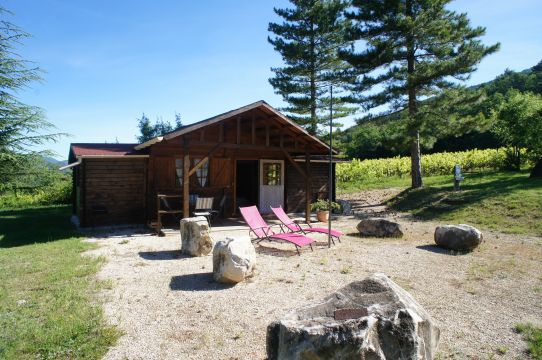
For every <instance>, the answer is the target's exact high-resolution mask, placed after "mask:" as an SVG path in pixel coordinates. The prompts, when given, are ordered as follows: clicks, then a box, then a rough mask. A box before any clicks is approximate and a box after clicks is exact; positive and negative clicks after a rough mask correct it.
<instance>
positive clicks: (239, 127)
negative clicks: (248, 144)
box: [237, 116, 241, 145]
mask: <svg viewBox="0 0 542 360" xmlns="http://www.w3.org/2000/svg"><path fill="white" fill-rule="evenodd" d="M240 144H241V117H240V116H238V117H237V145H240Z"/></svg>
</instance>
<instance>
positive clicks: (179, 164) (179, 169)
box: [175, 159, 183, 186]
mask: <svg viewBox="0 0 542 360" xmlns="http://www.w3.org/2000/svg"><path fill="white" fill-rule="evenodd" d="M175 177H176V178H177V179H176V181H175V183H176V184H177V185H179V186H183V159H175Z"/></svg>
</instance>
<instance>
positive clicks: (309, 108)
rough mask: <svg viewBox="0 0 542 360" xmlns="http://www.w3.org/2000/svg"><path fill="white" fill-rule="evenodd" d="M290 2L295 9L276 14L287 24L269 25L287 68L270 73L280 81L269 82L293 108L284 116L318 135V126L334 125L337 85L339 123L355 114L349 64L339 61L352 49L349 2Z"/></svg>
mask: <svg viewBox="0 0 542 360" xmlns="http://www.w3.org/2000/svg"><path fill="white" fill-rule="evenodd" d="M290 2H291V3H292V5H293V6H294V7H293V9H277V8H275V9H274V11H275V13H276V14H277V15H279V16H280V17H281V18H282V19H284V22H283V23H280V24H279V23H270V24H269V31H270V32H272V33H273V34H274V35H275V37H273V38H272V37H269V38H268V41H269V42H270V43H271V44H272V45H273V47H274V49H275V50H276V51H277V52H279V53H280V54H281V56H282V59H283V60H284V62H285V66H284V67H279V68H272V69H271V70H272V71H273V72H274V73H275V76H274V77H273V78H271V79H269V82H270V83H271V85H272V86H273V88H274V89H275V92H276V93H277V94H280V95H282V98H283V99H284V101H286V102H287V103H288V106H287V107H285V108H283V109H281V110H283V111H285V112H286V113H287V115H288V116H289V117H290V118H292V119H293V120H294V121H296V122H297V123H298V124H300V125H301V126H303V127H304V128H305V129H307V130H308V131H309V133H311V134H313V135H315V134H317V133H318V132H319V125H325V124H327V122H328V121H329V115H328V109H329V86H330V84H334V85H333V86H334V88H333V93H334V98H333V104H334V117H335V118H341V117H345V116H348V115H350V114H352V113H354V111H355V108H354V107H352V106H350V105H347V103H346V102H345V99H346V94H345V92H344V89H343V85H344V83H346V81H345V78H344V76H345V74H346V72H345V69H346V63H345V62H344V61H342V60H340V59H339V58H338V51H339V50H340V49H344V48H346V47H348V46H350V45H351V44H350V42H348V41H346V40H345V35H346V32H345V30H346V29H347V24H348V21H347V20H346V19H345V18H344V17H343V12H344V10H345V9H346V7H347V6H348V2H347V1H345V0H290ZM336 126H340V124H336Z"/></svg>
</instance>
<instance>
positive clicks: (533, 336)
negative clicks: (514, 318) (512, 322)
mask: <svg viewBox="0 0 542 360" xmlns="http://www.w3.org/2000/svg"><path fill="white" fill-rule="evenodd" d="M516 330H517V331H518V332H519V333H520V334H522V335H523V338H524V339H525V341H527V344H528V347H529V353H530V354H531V356H532V357H533V358H535V359H538V360H542V328H539V327H536V326H534V325H532V324H518V325H516Z"/></svg>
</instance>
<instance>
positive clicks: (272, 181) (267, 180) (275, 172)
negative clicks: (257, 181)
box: [263, 163, 282, 185]
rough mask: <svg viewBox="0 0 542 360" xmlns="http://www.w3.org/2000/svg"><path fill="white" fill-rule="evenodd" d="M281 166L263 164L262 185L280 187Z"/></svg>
mask: <svg viewBox="0 0 542 360" xmlns="http://www.w3.org/2000/svg"><path fill="white" fill-rule="evenodd" d="M280 176H281V164H277V163H275V164H269V163H265V164H263V184H264V185H281V184H282V179H281V178H280Z"/></svg>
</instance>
